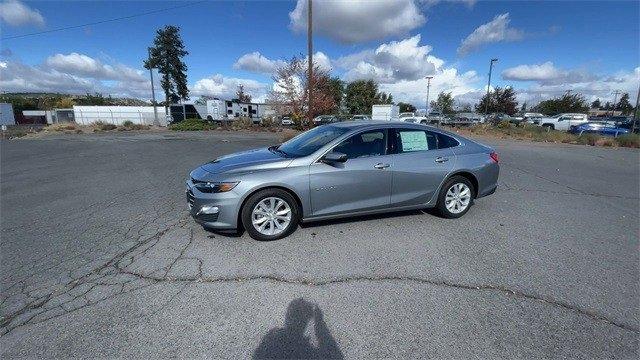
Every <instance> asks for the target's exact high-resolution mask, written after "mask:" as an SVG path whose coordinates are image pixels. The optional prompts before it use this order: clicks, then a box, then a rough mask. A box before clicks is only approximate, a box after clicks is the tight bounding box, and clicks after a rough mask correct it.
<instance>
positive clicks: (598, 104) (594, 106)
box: [591, 99, 602, 110]
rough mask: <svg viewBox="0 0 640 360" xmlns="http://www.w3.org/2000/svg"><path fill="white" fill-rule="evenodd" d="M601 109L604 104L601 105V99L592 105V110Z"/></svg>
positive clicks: (594, 101)
mask: <svg viewBox="0 0 640 360" xmlns="http://www.w3.org/2000/svg"><path fill="white" fill-rule="evenodd" d="M601 107H602V104H600V99H595V100H593V102H592V103H591V108H592V109H596V110H600V108H601Z"/></svg>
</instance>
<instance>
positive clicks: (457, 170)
mask: <svg viewBox="0 0 640 360" xmlns="http://www.w3.org/2000/svg"><path fill="white" fill-rule="evenodd" d="M498 173H499V166H498V155H497V154H496V152H495V151H494V150H493V149H491V148H489V147H487V146H484V145H481V144H479V143H477V142H475V141H472V140H469V139H466V138H464V137H461V136H459V135H457V134H452V133H449V132H446V131H443V130H440V129H436V128H432V127H428V126H424V125H419V124H410V123H405V122H400V123H394V122H372V121H368V122H344V123H335V124H329V125H324V126H319V127H316V128H314V129H312V130H309V131H307V132H304V133H302V134H300V135H298V136H296V137H295V138H293V139H291V140H289V141H287V142H285V143H283V144H280V145H277V146H271V147H269V148H263V149H256V150H250V151H244V152H240V153H236V154H231V155H227V156H223V157H220V158H218V159H215V160H213V161H211V162H209V163H206V164H204V165H202V166H200V167H198V168H196V169H195V170H193V171H192V172H191V174H190V177H189V179H188V180H187V182H186V183H187V189H186V196H187V202H188V206H189V210H190V213H191V215H192V216H193V218H194V219H195V221H197V222H198V223H200V224H202V225H203V226H205V227H207V228H211V229H218V230H230V229H241V228H244V229H245V230H246V231H247V232H248V233H249V235H251V237H253V238H254V239H257V240H274V239H279V238H282V237H285V236H287V235H289V234H291V233H292V232H293V231H294V230H295V229H296V228H297V226H298V223H299V222H301V221H302V222H310V221H316V220H325V219H332V218H338V217H347V216H353V215H364V214H375V213H383V212H390V211H399V210H411V209H421V208H436V210H437V211H438V213H439V214H440V215H442V216H444V217H448V218H457V217H460V216H462V215H464V214H465V213H466V212H467V211H469V208H470V207H471V205H472V204H473V201H474V199H477V198H480V197H483V196H486V195H489V194H492V193H493V192H494V191H495V190H496V187H497V182H498Z"/></svg>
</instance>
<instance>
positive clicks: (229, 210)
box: [185, 180, 241, 229]
mask: <svg viewBox="0 0 640 360" xmlns="http://www.w3.org/2000/svg"><path fill="white" fill-rule="evenodd" d="M185 196H186V199H187V207H188V209H189V214H191V217H193V219H194V220H195V221H196V222H197V223H198V224H201V225H204V226H207V227H210V228H215V229H236V228H237V227H238V209H239V208H240V200H241V199H240V196H239V195H238V194H237V193H235V192H234V191H233V190H231V191H228V192H224V193H204V192H201V191H199V190H198V189H197V188H196V187H195V186H194V185H193V182H191V180H187V181H186V189H185Z"/></svg>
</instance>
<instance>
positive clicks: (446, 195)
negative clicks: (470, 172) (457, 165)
mask: <svg viewBox="0 0 640 360" xmlns="http://www.w3.org/2000/svg"><path fill="white" fill-rule="evenodd" d="M473 194H474V188H473V184H471V182H470V181H469V179H467V178H465V177H464V176H453V177H452V178H451V179H449V180H447V182H446V183H445V184H444V186H443V187H442V189H441V190H440V194H439V195H438V204H437V205H436V208H437V210H438V212H439V213H440V215H442V216H443V217H445V218H459V217H461V216H462V215H464V214H466V213H467V211H469V208H470V207H471V205H472V204H473Z"/></svg>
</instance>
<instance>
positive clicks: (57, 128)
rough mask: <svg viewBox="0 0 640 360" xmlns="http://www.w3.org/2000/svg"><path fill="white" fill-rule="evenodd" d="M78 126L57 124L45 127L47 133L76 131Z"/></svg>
mask: <svg viewBox="0 0 640 360" xmlns="http://www.w3.org/2000/svg"><path fill="white" fill-rule="evenodd" d="M77 128H78V125H77V124H76V123H57V124H52V125H49V126H47V127H46V128H45V129H46V130H47V131H70V130H71V131H72V130H76V129H77Z"/></svg>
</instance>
